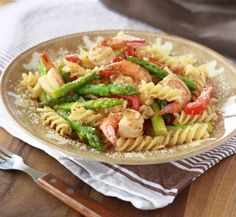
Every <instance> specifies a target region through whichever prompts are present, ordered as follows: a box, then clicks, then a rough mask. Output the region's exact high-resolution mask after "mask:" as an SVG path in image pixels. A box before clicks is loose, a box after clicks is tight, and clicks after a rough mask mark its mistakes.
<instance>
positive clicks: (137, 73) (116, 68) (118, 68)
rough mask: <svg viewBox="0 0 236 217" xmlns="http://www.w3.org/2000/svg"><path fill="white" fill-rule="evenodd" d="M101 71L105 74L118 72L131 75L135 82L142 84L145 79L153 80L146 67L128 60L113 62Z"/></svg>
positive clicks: (116, 73) (147, 80)
mask: <svg viewBox="0 0 236 217" xmlns="http://www.w3.org/2000/svg"><path fill="white" fill-rule="evenodd" d="M99 73H100V74H101V75H103V76H111V75H118V74H122V75H124V76H129V77H131V78H132V79H133V81H134V83H135V84H140V83H141V80H144V81H146V82H151V81H152V77H151V75H150V74H149V72H148V71H147V70H146V69H144V68H142V67H141V66H140V65H138V64H136V63H133V62H130V61H127V60H123V61H120V62H116V63H111V64H109V65H107V66H105V67H104V68H103V69H101V70H100V72H99Z"/></svg>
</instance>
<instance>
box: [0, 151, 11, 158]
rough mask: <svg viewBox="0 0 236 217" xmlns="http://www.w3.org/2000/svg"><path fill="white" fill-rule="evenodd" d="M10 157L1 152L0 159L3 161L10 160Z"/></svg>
mask: <svg viewBox="0 0 236 217" xmlns="http://www.w3.org/2000/svg"><path fill="white" fill-rule="evenodd" d="M9 158H10V157H9V156H8V155H6V154H4V153H3V152H2V151H1V150H0V159H3V160H7V159H9Z"/></svg>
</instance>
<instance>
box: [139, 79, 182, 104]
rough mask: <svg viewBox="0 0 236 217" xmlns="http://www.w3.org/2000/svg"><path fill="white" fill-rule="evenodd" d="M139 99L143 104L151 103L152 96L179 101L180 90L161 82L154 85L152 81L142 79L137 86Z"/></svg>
mask: <svg viewBox="0 0 236 217" xmlns="http://www.w3.org/2000/svg"><path fill="white" fill-rule="evenodd" d="M139 93H140V99H141V102H142V103H143V104H146V105H151V104H152V102H153V99H154V98H158V99H161V100H163V99H166V100H167V101H169V102H170V101H177V102H178V101H180V100H181V94H182V90H180V89H176V88H172V87H169V86H167V85H163V84H157V85H155V84H154V83H153V82H149V83H146V82H145V81H142V84H141V85H140V86H139Z"/></svg>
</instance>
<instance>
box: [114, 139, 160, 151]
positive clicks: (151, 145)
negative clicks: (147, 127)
mask: <svg viewBox="0 0 236 217" xmlns="http://www.w3.org/2000/svg"><path fill="white" fill-rule="evenodd" d="M163 141H164V137H163V136H157V137H151V136H139V137H137V138H135V139H127V138H123V137H119V138H118V139H117V141H116V145H115V147H114V150H115V151H119V152H123V151H126V152H129V151H149V150H154V149H161V148H164V144H163Z"/></svg>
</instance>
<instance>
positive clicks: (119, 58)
mask: <svg viewBox="0 0 236 217" xmlns="http://www.w3.org/2000/svg"><path fill="white" fill-rule="evenodd" d="M123 60H124V59H123V58H122V57H116V58H114V59H112V60H111V63H118V62H121V61H123Z"/></svg>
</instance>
